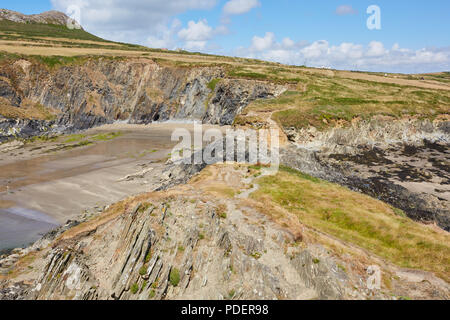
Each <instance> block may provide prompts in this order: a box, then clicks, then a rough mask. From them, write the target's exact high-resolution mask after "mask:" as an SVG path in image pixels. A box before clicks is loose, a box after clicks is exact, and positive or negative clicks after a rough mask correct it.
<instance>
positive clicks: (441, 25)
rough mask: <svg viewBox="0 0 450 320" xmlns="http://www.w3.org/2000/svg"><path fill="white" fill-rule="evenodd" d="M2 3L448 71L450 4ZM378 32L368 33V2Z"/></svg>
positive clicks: (161, 36) (325, 57)
mask: <svg viewBox="0 0 450 320" xmlns="http://www.w3.org/2000/svg"><path fill="white" fill-rule="evenodd" d="M106 3H109V5H108V6H105V1H101V0H50V1H29V0H26V1H20V0H15V1H3V0H1V1H0V7H2V8H7V9H12V10H16V11H20V12H23V13H27V14H31V13H40V12H42V11H46V10H51V9H58V10H61V11H65V12H67V9H68V8H70V6H72V7H73V6H76V7H77V8H79V9H80V10H79V12H74V11H73V10H72V11H70V12H69V13H71V14H73V15H74V16H75V17H77V18H78V19H79V20H80V21H81V24H82V25H83V26H84V27H85V29H87V30H88V31H90V32H92V33H94V34H96V35H99V36H102V37H105V38H108V39H111V40H118V41H125V42H133V43H140V44H144V45H148V46H151V47H165V48H169V49H174V48H178V47H181V48H185V49H188V50H192V51H201V52H208V53H219V54H225V55H232V56H244V57H254V58H261V59H266V60H272V61H279V62H283V63H288V64H296V65H302V64H307V65H310V66H315V67H321V66H325V67H333V68H339V69H359V70H370V71H390V72H406V73H408V72H432V71H448V70H450V36H449V35H450V22H449V12H450V1H448V0H429V1H415V0H413V1H411V0H410V1H407V0H395V1H392V0H391V1H387V0H371V1H365V0H358V1H352V0H327V1H317V0H315V1H307V0H303V1H293V0H291V1H288V0H278V1H273V0H129V1H121V0H109V1H108V2H106ZM373 4H375V5H377V6H378V7H379V8H380V12H381V30H369V29H368V28H367V25H366V21H367V19H368V18H369V16H370V15H369V14H367V13H366V10H367V8H368V7H369V6H370V5H373Z"/></svg>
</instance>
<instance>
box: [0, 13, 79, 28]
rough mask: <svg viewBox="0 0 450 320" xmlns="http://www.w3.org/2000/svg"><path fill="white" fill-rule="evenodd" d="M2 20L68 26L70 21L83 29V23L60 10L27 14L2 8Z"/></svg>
mask: <svg viewBox="0 0 450 320" xmlns="http://www.w3.org/2000/svg"><path fill="white" fill-rule="evenodd" d="M0 20H7V21H12V22H17V23H40V24H53V25H60V26H67V25H68V24H69V23H70V24H72V25H73V26H75V29H82V27H81V25H80V24H79V23H78V22H77V21H75V20H73V19H72V18H70V17H68V16H67V15H66V14H64V13H62V12H60V11H55V10H52V11H46V12H43V13H40V14H31V15H26V14H23V13H20V12H16V11H12V10H8V9H0Z"/></svg>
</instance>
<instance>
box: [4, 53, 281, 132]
mask: <svg viewBox="0 0 450 320" xmlns="http://www.w3.org/2000/svg"><path fill="white" fill-rule="evenodd" d="M213 80H214V83H215V85H214V86H212V85H210V83H211V82H212V81H213ZM0 81H1V82H0V84H1V85H0V94H1V97H2V98H3V99H6V100H7V101H8V102H9V104H10V105H12V106H15V107H17V108H20V107H21V103H20V102H21V101H22V100H27V101H32V102H33V103H37V104H40V105H42V106H44V107H46V108H49V109H50V110H54V111H55V113H56V115H55V117H56V119H55V120H51V121H48V120H47V121H44V120H42V121H39V127H42V128H46V129H45V130H61V131H65V132H67V131H74V130H82V129H87V128H91V127H94V126H98V125H102V124H106V123H112V122H114V121H128V122H130V123H135V124H148V123H151V122H154V121H168V120H176V121H194V120H196V121H202V122H204V123H211V124H221V125H227V124H232V123H233V121H234V118H235V117H236V115H237V114H239V113H240V112H241V111H242V110H243V108H245V107H246V106H247V105H248V104H249V103H250V102H251V101H253V100H255V99H260V98H271V97H275V96H278V95H279V94H281V93H282V92H284V90H285V88H284V87H283V86H279V85H275V84H271V83H267V82H262V81H252V80H243V79H226V78H225V72H224V70H223V69H222V68H219V67H195V68H179V67H171V66H161V65H158V64H157V63H155V62H153V61H152V60H149V59H124V60H122V59H112V58H98V59H88V60H87V61H86V62H83V63H74V64H72V65H69V66H62V67H58V68H56V69H48V68H46V67H44V66H43V65H41V64H38V63H33V62H30V61H26V60H18V61H15V62H14V63H12V64H8V65H7V64H3V65H2V66H1V67H0ZM0 123H1V124H0V130H1V131H0V139H2V138H3V139H5V138H6V137H8V136H10V133H11V131H13V132H14V134H15V135H16V136H29V135H30V133H29V132H28V131H27V130H24V129H25V128H29V127H30V124H29V123H28V122H27V121H18V122H17V123H12V121H11V120H5V119H3V120H1V122H0ZM23 130H24V131H23ZM45 130H44V131H45ZM22 131H23V132H22ZM41 132H42V130H36V131H35V134H39V133H41Z"/></svg>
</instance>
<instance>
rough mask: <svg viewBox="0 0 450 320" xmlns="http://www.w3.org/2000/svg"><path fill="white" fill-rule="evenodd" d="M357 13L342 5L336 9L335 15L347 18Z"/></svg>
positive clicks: (350, 7) (348, 6) (351, 8)
mask: <svg viewBox="0 0 450 320" xmlns="http://www.w3.org/2000/svg"><path fill="white" fill-rule="evenodd" d="M357 13H358V11H357V10H355V9H353V7H352V6H350V5H347V4H344V5H342V6H339V7H337V8H336V14H337V15H340V16H347V15H352V14H357Z"/></svg>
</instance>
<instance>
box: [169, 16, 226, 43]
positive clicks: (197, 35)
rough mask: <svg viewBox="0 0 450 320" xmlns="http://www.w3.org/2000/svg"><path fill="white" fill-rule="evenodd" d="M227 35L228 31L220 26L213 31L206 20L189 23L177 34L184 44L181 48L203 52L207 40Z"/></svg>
mask: <svg viewBox="0 0 450 320" xmlns="http://www.w3.org/2000/svg"><path fill="white" fill-rule="evenodd" d="M227 33H228V29H227V28H226V27H225V26H222V25H221V26H218V27H217V28H215V29H214V28H212V27H211V26H209V25H208V21H207V20H206V19H202V20H199V21H198V22H195V21H189V22H188V25H187V27H186V28H184V29H181V30H180V31H179V32H178V38H179V39H180V40H182V41H183V42H184V46H183V47H184V48H186V49H187V50H203V49H205V48H206V47H207V44H208V41H209V40H211V39H213V38H214V37H215V36H217V35H222V34H227Z"/></svg>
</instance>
